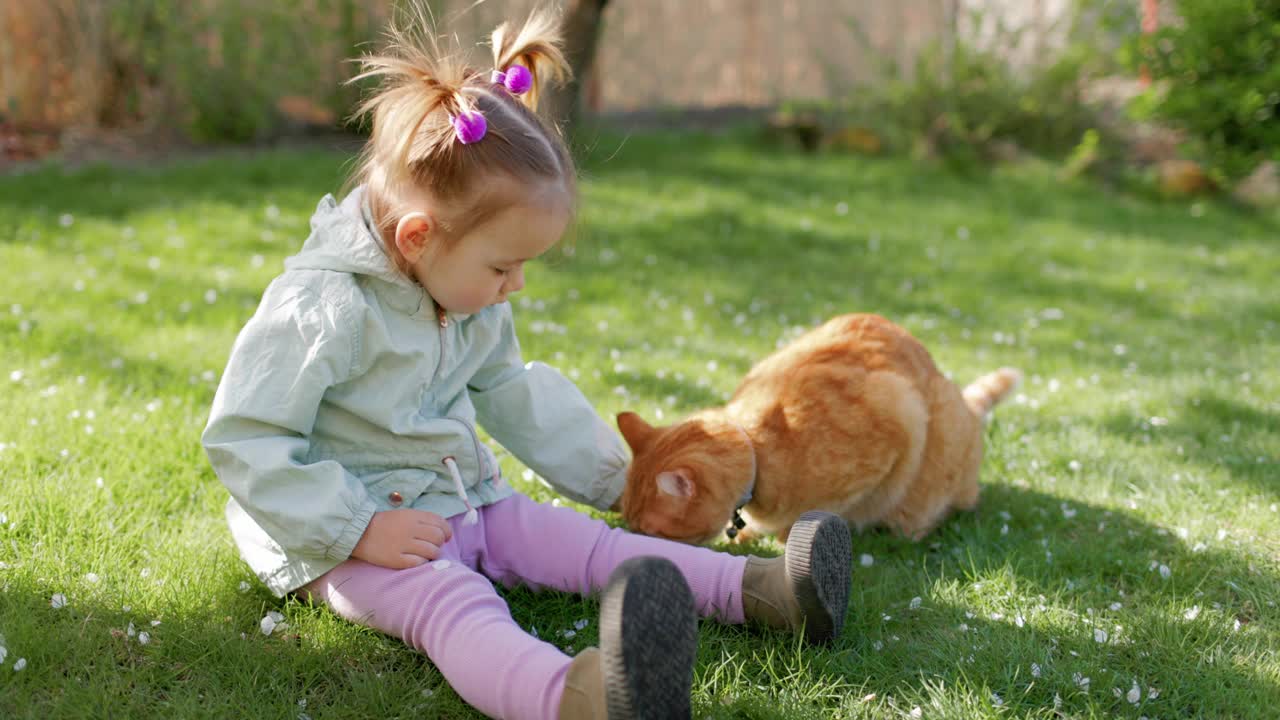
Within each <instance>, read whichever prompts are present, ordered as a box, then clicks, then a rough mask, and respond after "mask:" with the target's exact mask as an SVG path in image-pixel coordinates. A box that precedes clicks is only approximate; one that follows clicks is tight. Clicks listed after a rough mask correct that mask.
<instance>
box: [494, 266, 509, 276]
mask: <svg viewBox="0 0 1280 720" xmlns="http://www.w3.org/2000/svg"><path fill="white" fill-rule="evenodd" d="M493 271H494V272H496V273H498V274H499V275H506V274H507V272H508V271H506V270H503V269H502V268H493Z"/></svg>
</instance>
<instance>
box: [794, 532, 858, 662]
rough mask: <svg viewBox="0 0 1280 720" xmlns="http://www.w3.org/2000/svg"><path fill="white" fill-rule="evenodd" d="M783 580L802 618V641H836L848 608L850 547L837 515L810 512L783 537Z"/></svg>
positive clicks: (850, 574) (851, 547)
mask: <svg viewBox="0 0 1280 720" xmlns="http://www.w3.org/2000/svg"><path fill="white" fill-rule="evenodd" d="M786 563H787V578H788V579H789V580H790V581H791V588H792V590H793V591H794V592H795V597H796V599H797V600H798V601H799V602H800V610H801V612H802V613H803V615H802V617H804V618H805V627H804V634H805V639H806V640H808V641H809V642H811V643H814V644H818V645H820V644H825V643H828V642H831V641H832V640H834V639H835V638H838V637H840V633H841V631H843V629H844V615H845V612H846V611H847V610H848V608H849V583H850V578H851V577H852V568H853V543H852V541H851V540H850V539H849V526H848V525H847V524H846V523H845V521H844V519H843V518H841V517H840V516H838V515H833V514H832V513H828V512H820V511H810V512H807V513H805V514H803V515H801V516H800V519H799V520H797V521H796V523H795V525H793V526H792V527H791V534H790V535H789V536H788V537H787V554H786Z"/></svg>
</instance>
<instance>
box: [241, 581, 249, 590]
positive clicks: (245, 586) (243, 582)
mask: <svg viewBox="0 0 1280 720" xmlns="http://www.w3.org/2000/svg"><path fill="white" fill-rule="evenodd" d="M240 592H249V583H247V582H245V581H244V580H241V581H240Z"/></svg>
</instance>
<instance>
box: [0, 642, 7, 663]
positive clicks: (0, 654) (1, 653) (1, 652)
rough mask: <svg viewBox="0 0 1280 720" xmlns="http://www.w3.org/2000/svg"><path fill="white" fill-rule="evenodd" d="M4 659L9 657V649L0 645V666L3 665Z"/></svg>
mask: <svg viewBox="0 0 1280 720" xmlns="http://www.w3.org/2000/svg"><path fill="white" fill-rule="evenodd" d="M6 657H9V648H7V647H5V646H4V645H0V665H3V664H4V659H5V658H6Z"/></svg>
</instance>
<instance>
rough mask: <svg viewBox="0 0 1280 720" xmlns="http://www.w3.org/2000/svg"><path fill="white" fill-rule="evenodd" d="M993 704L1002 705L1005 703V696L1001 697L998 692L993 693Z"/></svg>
mask: <svg viewBox="0 0 1280 720" xmlns="http://www.w3.org/2000/svg"><path fill="white" fill-rule="evenodd" d="M991 704H992V705H995V706H996V707H1000V706H1001V705H1004V698H1002V697H1000V696H999V695H997V694H996V693H991Z"/></svg>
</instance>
